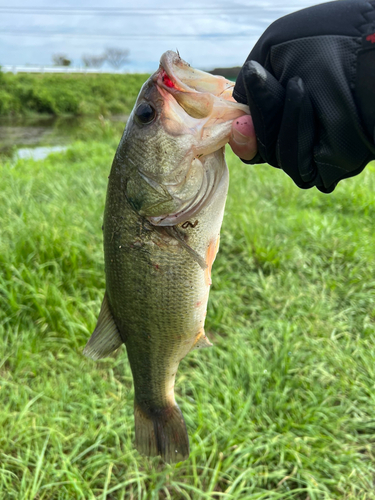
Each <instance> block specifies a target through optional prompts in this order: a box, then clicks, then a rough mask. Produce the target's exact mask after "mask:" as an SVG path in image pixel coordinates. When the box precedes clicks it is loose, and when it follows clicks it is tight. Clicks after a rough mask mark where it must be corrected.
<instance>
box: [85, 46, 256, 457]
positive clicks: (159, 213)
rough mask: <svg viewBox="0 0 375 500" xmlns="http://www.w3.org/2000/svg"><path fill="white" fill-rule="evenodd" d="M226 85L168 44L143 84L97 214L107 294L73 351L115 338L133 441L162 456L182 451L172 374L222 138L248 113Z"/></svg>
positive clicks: (200, 270)
mask: <svg viewBox="0 0 375 500" xmlns="http://www.w3.org/2000/svg"><path fill="white" fill-rule="evenodd" d="M232 88H233V83H232V82H230V81H228V80H226V79H225V78H223V77H217V76H213V75H210V74H208V73H205V72H202V71H198V70H195V69H193V68H191V67H190V66H189V65H188V64H187V63H186V62H184V61H183V60H182V59H181V58H180V56H179V55H178V54H176V53H174V52H172V51H168V52H166V53H165V54H164V55H163V56H162V57H161V61H160V67H159V69H158V70H157V71H156V73H154V74H153V75H152V76H151V77H150V78H149V79H148V80H147V82H146V83H145V84H144V85H143V87H142V89H141V91H140V94H139V96H138V98H137V102H136V104H135V107H134V109H133V111H132V113H131V115H130V117H129V120H128V122H127V125H126V128H125V131H124V134H123V136H122V139H121V141H120V144H119V146H118V149H117V152H116V155H115V158H114V161H113V165H112V169H111V173H110V176H109V182H108V191H107V200H106V206H105V212H104V225H103V231H104V255H105V272H106V293H105V296H104V299H103V303H102V307H101V311H100V314H99V318H98V323H97V326H96V328H95V330H94V333H93V334H92V336H91V338H90V340H89V341H88V343H87V345H86V347H85V349H84V354H85V355H86V356H89V357H92V358H94V359H98V358H102V357H105V356H107V355H109V354H110V353H111V352H112V351H114V350H116V349H117V348H118V347H119V346H120V345H121V344H122V343H124V344H125V346H126V350H127V354H128V358H129V362H130V366H131V370H132V374H133V379H134V390H135V401H134V417H135V445H136V448H137V449H138V450H139V451H140V452H141V453H143V454H145V455H148V456H155V455H161V457H162V458H163V459H164V460H165V461H166V462H177V461H181V460H185V459H186V458H187V457H188V456H189V438H188V435H187V431H186V425H185V422H184V418H183V416H182V413H181V411H180V409H179V407H178V406H177V404H176V401H175V398H174V384H175V377H176V373H177V369H178V365H179V363H180V361H181V360H182V359H183V358H184V357H185V356H186V355H187V354H188V352H190V351H192V350H193V349H196V348H199V347H206V346H210V345H212V344H211V343H210V341H209V340H208V338H207V337H206V335H205V332H204V321H205V315H206V309H207V300H208V293H209V288H210V285H211V266H212V263H213V261H214V259H215V256H216V252H217V250H218V248H219V233H220V226H221V223H222V219H223V213H224V205H225V199H226V195H227V189H228V180H229V176H228V168H227V165H226V163H225V159H224V145H225V144H226V143H227V142H228V140H229V136H230V131H231V123H232V121H233V120H234V119H235V118H238V117H239V116H242V115H244V114H248V113H249V110H248V108H247V106H244V105H241V104H238V103H236V102H235V101H234V99H233V98H232Z"/></svg>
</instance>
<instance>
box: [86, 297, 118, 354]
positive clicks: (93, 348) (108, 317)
mask: <svg viewBox="0 0 375 500" xmlns="http://www.w3.org/2000/svg"><path fill="white" fill-rule="evenodd" d="M122 343H123V342H122V339H121V337H120V333H119V331H118V329H117V326H116V323H115V321H114V319H113V316H112V313H111V311H110V309H109V305H108V297H107V292H105V295H104V299H103V302H102V307H101V309H100V313H99V318H98V323H97V325H96V327H95V330H94V333H93V334H92V335H91V337H90V338H89V341H88V342H87V344H86V347H85V348H84V350H83V354H84V355H85V356H87V357H88V358H92V359H100V358H105V357H106V356H109V355H110V354H111V353H112V352H113V351H115V350H116V349H118V348H119V347H120V346H121V344H122Z"/></svg>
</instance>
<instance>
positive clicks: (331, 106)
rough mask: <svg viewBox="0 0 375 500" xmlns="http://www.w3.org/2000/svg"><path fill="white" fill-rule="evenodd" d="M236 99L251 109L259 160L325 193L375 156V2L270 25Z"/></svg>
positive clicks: (318, 10) (332, 5) (345, 4)
mask: <svg viewBox="0 0 375 500" xmlns="http://www.w3.org/2000/svg"><path fill="white" fill-rule="evenodd" d="M233 96H234V97H235V99H236V100H237V101H239V102H242V103H244V104H248V105H249V106H250V112H251V115H252V118H253V122H254V127H255V132H256V135H257V140H258V155H257V156H256V157H255V158H254V159H253V160H251V161H250V162H246V163H252V164H254V163H264V162H267V163H269V164H270V165H273V166H274V167H279V168H282V169H283V170H284V171H285V172H286V173H287V174H288V175H290V177H291V178H292V179H293V180H294V182H295V183H296V184H297V186H299V187H301V188H309V187H312V186H316V187H317V188H318V189H320V190H321V191H323V192H325V193H329V192H331V191H333V189H334V188H335V186H336V184H337V183H338V181H340V180H341V179H344V178H346V177H351V176H353V175H356V174H358V173H359V172H361V171H362V170H363V169H364V167H365V166H366V165H367V163H368V162H369V161H371V160H372V159H374V158H375V0H370V1H364V0H340V1H335V2H329V3H326V4H321V5H317V6H315V7H310V8H308V9H304V10H301V11H299V12H295V13H293V14H290V15H288V16H285V17H283V18H281V19H279V20H278V21H276V22H275V23H273V24H272V25H271V26H270V27H269V28H268V29H267V30H266V31H265V33H264V34H263V35H262V37H261V38H260V39H259V41H258V42H257V44H256V45H255V47H254V49H253V50H252V51H251V53H250V55H249V57H248V58H247V62H245V64H244V66H243V68H242V69H241V72H240V74H239V76H238V79H237V83H236V85H235V88H234V92H233Z"/></svg>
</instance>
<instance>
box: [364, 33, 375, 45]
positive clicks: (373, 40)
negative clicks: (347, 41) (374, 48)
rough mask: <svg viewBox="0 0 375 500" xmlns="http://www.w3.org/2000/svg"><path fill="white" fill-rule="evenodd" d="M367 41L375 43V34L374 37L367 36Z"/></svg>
mask: <svg viewBox="0 0 375 500" xmlns="http://www.w3.org/2000/svg"><path fill="white" fill-rule="evenodd" d="M366 40H367V41H368V42H370V43H375V33H373V34H372V35H368V36H366Z"/></svg>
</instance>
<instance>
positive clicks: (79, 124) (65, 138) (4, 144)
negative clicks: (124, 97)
mask: <svg viewBox="0 0 375 500" xmlns="http://www.w3.org/2000/svg"><path fill="white" fill-rule="evenodd" d="M127 118H128V117H127V116H125V115H117V116H112V117H110V118H109V120H110V121H116V122H122V123H123V124H124V127H125V123H126V120H127ZM100 121H103V117H64V118H61V117H59V118H54V117H41V118H40V117H38V118H26V117H22V118H17V119H11V118H1V120H0V154H2V155H6V156H17V157H18V158H34V159H37V160H39V159H43V158H45V157H46V156H47V155H48V154H49V153H51V152H55V151H63V150H64V149H66V147H67V145H68V144H69V143H70V142H72V141H73V140H75V139H77V137H81V136H82V130H85V129H87V128H88V127H89V126H90V125H92V124H93V123H94V122H100Z"/></svg>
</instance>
